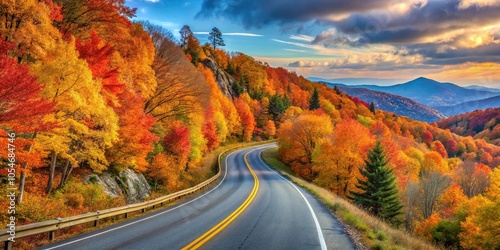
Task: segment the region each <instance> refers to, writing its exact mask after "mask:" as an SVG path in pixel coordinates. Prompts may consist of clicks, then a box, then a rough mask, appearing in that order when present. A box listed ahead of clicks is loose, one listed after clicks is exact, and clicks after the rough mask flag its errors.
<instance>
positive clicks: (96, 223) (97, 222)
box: [94, 211, 99, 227]
mask: <svg viewBox="0 0 500 250" xmlns="http://www.w3.org/2000/svg"><path fill="white" fill-rule="evenodd" d="M97 226H99V211H97V218H96V220H95V221H94V227H97Z"/></svg>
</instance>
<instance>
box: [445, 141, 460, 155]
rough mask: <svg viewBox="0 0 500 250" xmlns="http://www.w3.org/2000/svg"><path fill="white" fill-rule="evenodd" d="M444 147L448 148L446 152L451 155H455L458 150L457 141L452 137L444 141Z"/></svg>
mask: <svg viewBox="0 0 500 250" xmlns="http://www.w3.org/2000/svg"><path fill="white" fill-rule="evenodd" d="M446 149H447V150H448V154H449V155H450V156H451V155H456V153H457V151H458V143H457V141H455V140H453V139H448V140H447V141H446Z"/></svg>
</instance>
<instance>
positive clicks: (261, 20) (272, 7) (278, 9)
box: [197, 0, 399, 28]
mask: <svg viewBox="0 0 500 250" xmlns="http://www.w3.org/2000/svg"><path fill="white" fill-rule="evenodd" d="M398 2H399V0H383V1H366V0H350V1H345V0H308V1H293V3H292V4H291V1H290V0H204V1H203V5H202V9H201V10H200V12H199V13H198V14H197V16H198V17H212V16H223V17H226V18H229V19H233V20H238V21H240V22H241V23H242V24H243V25H244V26H245V27H246V28H252V27H254V28H261V27H263V26H264V25H267V24H272V23H277V24H280V25H284V24H287V23H293V22H307V21H312V20H316V19H317V18H318V17H326V16H328V15H332V14H339V15H341V14H345V13H350V12H359V11H361V12H363V11H369V10H372V9H378V8H385V7H387V6H389V5H391V4H395V3H398Z"/></svg>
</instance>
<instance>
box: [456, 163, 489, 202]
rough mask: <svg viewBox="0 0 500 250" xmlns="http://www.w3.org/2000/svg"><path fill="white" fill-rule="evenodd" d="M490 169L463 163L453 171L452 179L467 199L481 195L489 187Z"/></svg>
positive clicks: (480, 165) (481, 165)
mask: <svg viewBox="0 0 500 250" xmlns="http://www.w3.org/2000/svg"><path fill="white" fill-rule="evenodd" d="M490 173H491V169H490V168H489V167H488V166H486V165H484V164H476V163H474V162H472V161H465V162H464V163H462V164H461V165H460V166H458V167H457V168H456V169H455V171H454V179H455V181H456V182H457V184H458V185H459V186H460V188H462V190H463V192H464V194H465V195H467V197H469V198H471V197H473V196H475V195H478V194H481V193H483V192H484V191H485V190H486V188H487V187H488V186H489V183H490V181H489V177H490Z"/></svg>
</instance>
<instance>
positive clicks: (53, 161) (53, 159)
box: [45, 151, 57, 194]
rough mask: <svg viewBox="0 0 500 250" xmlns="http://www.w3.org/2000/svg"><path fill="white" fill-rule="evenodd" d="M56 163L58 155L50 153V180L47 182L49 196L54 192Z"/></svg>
mask: <svg viewBox="0 0 500 250" xmlns="http://www.w3.org/2000/svg"><path fill="white" fill-rule="evenodd" d="M56 161H57V154H56V152H54V151H52V153H50V167H49V180H48V181H47V189H45V193H47V194H50V192H51V191H52V182H53V181H54V172H55V171H56Z"/></svg>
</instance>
